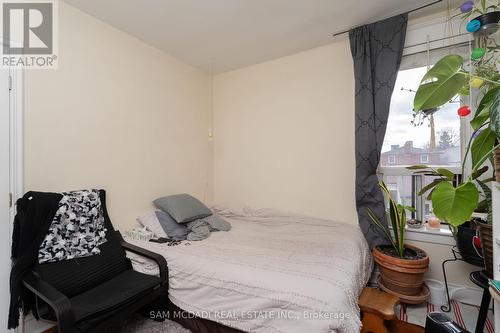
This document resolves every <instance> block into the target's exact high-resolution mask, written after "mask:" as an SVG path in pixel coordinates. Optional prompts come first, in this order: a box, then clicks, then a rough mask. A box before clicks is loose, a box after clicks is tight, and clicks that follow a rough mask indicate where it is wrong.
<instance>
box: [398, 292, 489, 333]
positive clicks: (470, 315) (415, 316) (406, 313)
mask: <svg viewBox="0 0 500 333" xmlns="http://www.w3.org/2000/svg"><path fill="white" fill-rule="evenodd" d="M433 311H441V310H440V309H439V306H435V305H433V304H430V303H427V304H422V305H405V304H403V305H401V306H398V307H397V309H396V314H397V315H398V317H399V319H400V320H402V321H406V322H409V323H412V324H417V325H420V326H424V325H425V317H426V315H427V313H429V312H433ZM478 313H479V307H478V306H475V305H467V304H464V303H460V302H458V301H457V300H452V307H451V311H450V312H449V313H448V316H449V317H450V318H451V319H452V320H453V321H455V322H457V323H458V324H459V325H460V326H462V327H464V328H465V329H467V330H468V331H470V332H474V331H475V329H476V320H477V316H478ZM494 331H495V329H494V326H493V311H491V310H490V311H489V313H488V318H487V320H486V325H485V327H484V332H485V333H494Z"/></svg>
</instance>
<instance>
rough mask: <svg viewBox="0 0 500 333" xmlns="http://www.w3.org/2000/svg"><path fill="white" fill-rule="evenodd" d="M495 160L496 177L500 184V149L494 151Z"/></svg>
mask: <svg viewBox="0 0 500 333" xmlns="http://www.w3.org/2000/svg"><path fill="white" fill-rule="evenodd" d="M493 156H494V158H495V177H496V179H497V182H500V148H497V149H495V150H494V155H493Z"/></svg>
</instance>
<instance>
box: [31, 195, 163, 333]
mask: <svg viewBox="0 0 500 333" xmlns="http://www.w3.org/2000/svg"><path fill="white" fill-rule="evenodd" d="M99 194H100V199H101V207H102V209H103V217H104V221H105V226H106V229H107V231H106V239H107V242H106V243H104V244H102V245H100V246H99V249H100V252H101V253H100V254H98V255H94V256H90V257H83V258H75V259H71V260H63V261H58V262H50V263H44V264H38V261H37V260H36V261H35V263H34V265H33V266H32V267H31V268H32V269H31V270H30V271H29V272H27V273H25V274H24V275H23V277H22V282H23V286H24V288H25V290H28V291H29V292H31V293H33V294H34V295H35V306H34V309H33V310H34V314H35V316H39V317H41V318H43V319H47V320H53V321H57V325H58V332H59V333H68V332H69V333H73V332H96V333H97V332H106V331H108V330H109V329H111V328H117V327H119V326H120V324H121V323H122V322H123V321H124V320H126V319H127V318H128V317H129V316H130V315H131V314H132V313H134V312H136V311H138V310H140V309H141V308H143V307H144V306H146V305H148V304H150V303H151V302H153V301H156V300H158V299H160V300H162V301H164V303H165V304H166V303H167V299H168V295H167V294H168V269H167V262H166V261H165V259H164V258H163V257H162V256H160V255H158V254H156V253H153V252H150V251H147V250H145V249H142V248H139V247H137V246H134V245H131V244H128V243H126V242H125V241H124V240H123V238H122V237H121V235H120V233H119V232H118V231H115V230H114V228H113V225H112V224H111V221H110V219H109V216H108V213H107V210H106V204H105V203H106V198H105V192H104V191H103V190H101V191H100V193H99ZM41 241H43V238H42V240H41ZM41 241H40V242H41ZM125 250H127V251H131V252H135V253H137V254H140V255H142V256H145V257H148V258H150V259H153V260H154V261H156V263H157V264H158V266H159V269H160V276H159V277H158V276H152V275H147V274H142V273H139V272H136V271H134V270H132V266H131V263H130V261H129V260H128V259H127V258H126V254H125ZM37 253H38V248H37ZM161 310H165V308H162V309H161Z"/></svg>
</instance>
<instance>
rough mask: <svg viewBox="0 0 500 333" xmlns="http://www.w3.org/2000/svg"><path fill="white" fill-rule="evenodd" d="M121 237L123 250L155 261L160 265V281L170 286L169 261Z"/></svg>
mask: <svg viewBox="0 0 500 333" xmlns="http://www.w3.org/2000/svg"><path fill="white" fill-rule="evenodd" d="M117 232H118V231H117ZM119 236H120V240H121V245H122V246H123V248H124V249H125V250H127V251H130V252H133V253H136V254H138V255H141V256H143V257H146V258H149V259H152V260H154V261H155V262H156V264H157V265H158V268H159V269H160V279H161V281H162V283H167V284H168V264H167V261H166V260H165V258H164V257H163V256H162V255H160V254H158V253H155V252H153V251H149V250H146V249H144V248H142V247H139V246H136V245H133V244H130V243H127V242H126V241H125V240H124V239H123V237H122V236H121V234H120V235H119Z"/></svg>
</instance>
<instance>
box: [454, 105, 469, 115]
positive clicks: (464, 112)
mask: <svg viewBox="0 0 500 333" xmlns="http://www.w3.org/2000/svg"><path fill="white" fill-rule="evenodd" d="M470 112H471V111H470V107H469V106H468V105H464V106H461V107H460V108H459V109H458V111H457V113H458V115H459V116H460V117H467V116H468V115H470Z"/></svg>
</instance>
